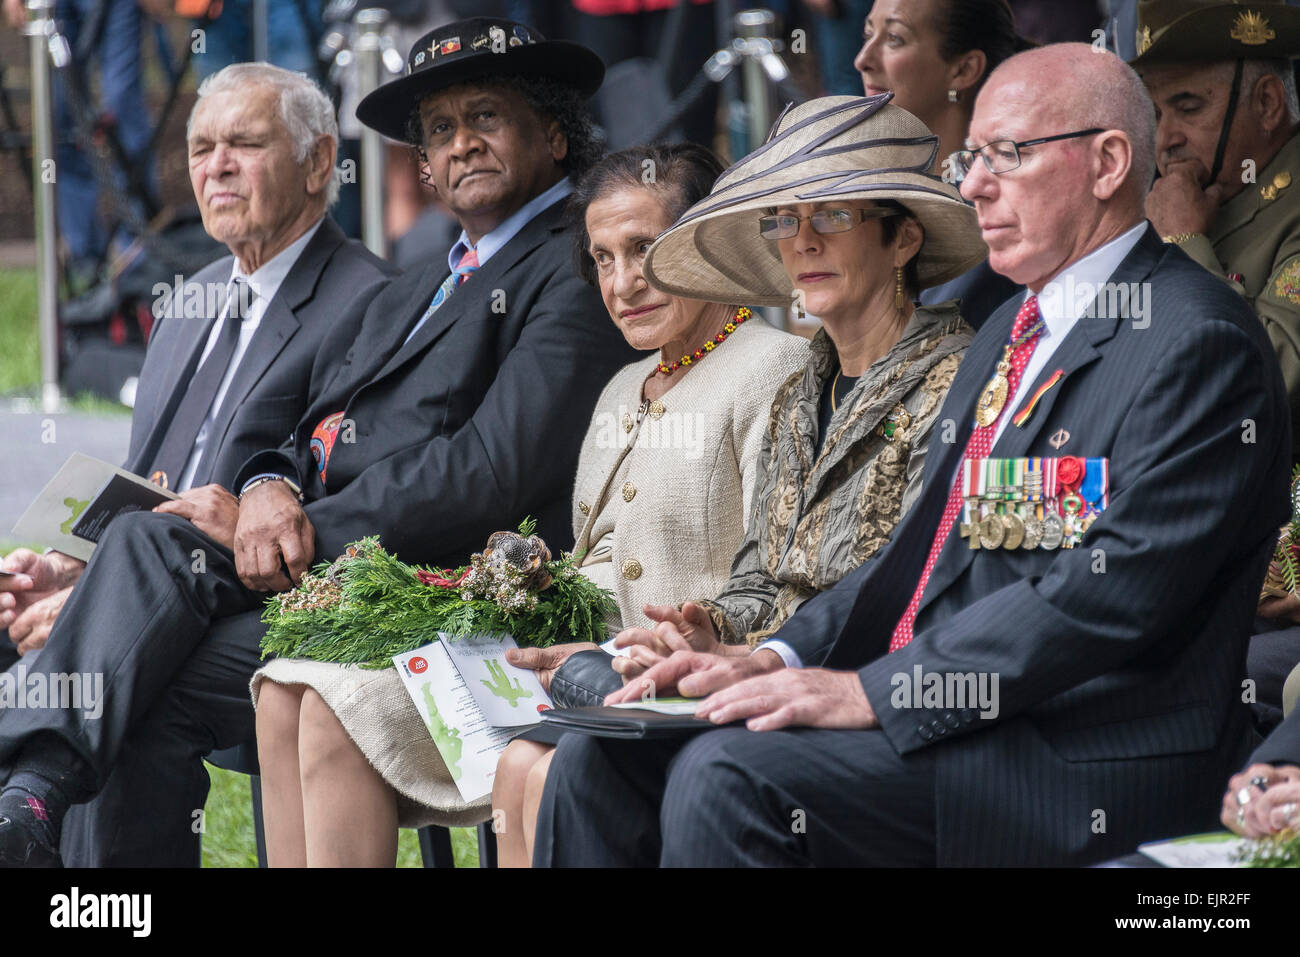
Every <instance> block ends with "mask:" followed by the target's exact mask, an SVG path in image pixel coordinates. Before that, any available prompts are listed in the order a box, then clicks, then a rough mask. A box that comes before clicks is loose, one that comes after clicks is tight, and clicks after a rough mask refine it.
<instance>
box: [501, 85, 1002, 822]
mask: <svg viewBox="0 0 1300 957" xmlns="http://www.w3.org/2000/svg"><path fill="white" fill-rule="evenodd" d="M890 99H891V94H889V93H885V94H881V95H880V96H874V97H866V98H863V97H852V96H835V97H824V98H822V99H817V100H811V101H809V102H807V103H804V104H803V105H801V106H798V107H795V108H794V109H792V110H790V111H789V112H787V113H786V114H785V115H784V116H783V117H782V118H781V120H780V121H779V122H778V123H777V125H776V128H775V130H774V136H773V138H772V139H770V140H769V142H768V143H767V144H766V145H764V146H763V147H761V148H760V149H758V150H756V151H755V152H753V153H751V154H750V155H749V156H747V157H745V158H744V159H743V160H742V161H741V162H740V163H738V164H736V165H735V166H733V167H732V168H731V169H729V170H728V171H727V172H726V173H724V174H723V175H722V177H721V178H719V180H718V182H717V184H716V185H715V186H714V188H713V191H712V193H711V194H710V195H709V196H708V198H706V199H704V200H703V201H701V202H699V203H697V204H695V205H694V206H693V207H691V208H690V209H689V210H687V212H686V213H685V214H684V215H683V216H682V217H681V218H680V219H679V220H678V221H677V223H676V224H675V225H674V226H673V227H672V228H671V229H669V230H668V231H667V232H665V233H664V234H663V235H662V236H660V237H659V238H658V239H657V240H656V241H655V243H654V245H653V246H651V247H650V249H649V251H648V252H647V254H646V258H645V265H644V269H645V274H646V276H647V277H648V278H649V280H650V282H651V284H652V285H654V286H656V287H658V288H659V289H662V290H664V291H666V292H669V293H672V294H673V295H677V296H683V297H688V298H691V299H710V300H715V301H720V302H732V301H734V302H757V303H761V304H771V305H789V304H790V303H791V302H795V303H798V304H801V305H802V307H803V308H804V309H805V310H806V311H807V312H808V313H811V314H812V315H814V316H816V317H817V318H819V319H820V320H821V321H822V328H821V330H820V331H818V333H817V334H816V336H815V337H814V338H813V341H812V348H811V352H810V358H809V361H808V364H807V365H806V366H805V368H803V369H802V370H800V371H798V372H796V373H794V374H793V375H791V376H790V377H789V378H788V379H786V380H785V382H784V384H782V386H781V387H780V388H779V389H778V390H777V393H776V399H775V401H774V402H773V405H772V411H771V416H770V417H769V419H768V424H767V430H766V435H765V437H764V440H763V445H762V449H761V451H760V453H759V467H760V470H761V471H760V475H761V478H760V484H759V487H758V489H757V490H756V492H755V494H754V500H753V507H752V508H751V509H750V512H749V520H748V525H747V527H746V531H745V538H744V540H743V541H742V543H741V546H740V549H739V551H738V552H737V553H736V556H735V558H734V561H733V564H732V571H731V577H730V580H729V581H728V582H727V584H726V585H725V586H724V587H723V588H722V590H721V591H720V592H717V593H715V594H712V595H703V594H702V595H699V596H697V600H696V601H688V602H686V603H685V604H684V605H682V607H681V608H680V609H678V608H677V607H674V606H671V605H664V606H647V608H646V609H645V612H646V614H647V616H648V617H650V618H652V619H654V620H655V621H656V622H657V624H656V625H655V627H654V628H653V630H651V629H647V628H637V627H634V628H629V629H626V630H624V631H623V632H622V633H621V634H620V635H619V637H618V639H617V641H616V643H617V644H618V645H620V646H622V647H623V648H625V649H626V651H627V653H628V656H627V657H619V658H616V659H612V658H611V657H610V656H608V655H605V654H604V653H603V652H586V653H581V654H577V655H574V656H573V657H572V658H570V659H569V660H568V661H567V662H566V663H565V664H564V665H563V666H562V667H561V668H560V670H559V671H558V672H557V674H556V677H555V679H553V681H552V687H553V688H554V687H555V684H556V683H557V682H558V681H562V682H563V683H564V684H565V685H566V686H569V687H573V686H577V687H581V688H586V689H588V691H589V692H590V695H589V697H588V700H586V701H583V702H582V703H599V701H600V698H601V697H602V696H603V694H604V693H606V692H608V691H612V690H616V689H617V688H618V687H619V686H620V684H621V681H620V679H619V677H618V674H617V672H621V673H622V674H624V675H629V676H630V675H632V674H636V673H639V672H640V670H642V669H643V668H645V667H648V666H649V665H651V664H653V663H654V662H656V661H658V660H659V658H660V656H662V655H664V654H668V653H670V652H671V651H672V650H674V649H675V648H684V647H686V646H687V645H688V644H689V646H690V647H693V648H695V649H696V650H704V651H720V652H722V653H729V652H734V653H737V654H748V653H749V651H750V649H751V647H752V646H753V645H754V644H756V643H757V642H758V641H759V640H761V639H762V638H764V637H766V636H767V635H769V634H771V632H773V631H774V630H776V628H778V627H779V626H780V625H781V624H782V623H783V622H784V621H785V620H786V619H787V618H789V617H790V615H792V614H793V613H794V612H795V610H796V609H797V608H798V607H799V606H800V605H801V604H802V603H803V602H804V601H806V600H807V599H809V598H811V597H812V596H813V595H815V594H817V593H818V592H819V591H821V590H823V589H826V588H829V587H831V586H832V585H834V584H835V583H836V582H838V581H839V580H840V578H842V577H843V576H844V575H846V574H847V573H848V572H849V571H851V570H852V569H854V568H856V567H857V566H858V565H860V564H862V563H863V562H864V561H866V560H868V559H869V558H871V556H872V555H874V554H875V553H876V552H877V551H878V550H879V549H880V548H881V547H883V546H884V545H885V544H886V542H888V541H889V537H890V535H891V534H892V532H893V529H894V527H895V526H896V525H897V524H898V522H899V520H900V519H901V517H902V516H903V514H905V513H906V511H907V510H908V509H909V508H910V507H911V506H912V504H913V503H914V502H915V501H916V498H917V496H918V495H919V493H920V487H921V467H922V464H923V463H924V461H925V453H926V449H927V447H928V445H929V443H930V441H931V436H932V433H933V429H934V426H935V420H936V418H937V416H938V412H939V408H940V406H941V405H942V404H943V399H944V396H945V395H946V394H947V390H948V386H949V385H950V384H951V383H952V378H953V374H954V373H955V372H956V370H957V366H958V364H959V362H960V361H961V357H962V355H963V354H964V353H965V350H966V347H967V346H968V345H969V343H970V340H971V330H970V328H969V327H968V326H967V325H966V323H965V322H963V320H962V317H961V314H960V311H959V307H958V304H957V303H955V302H949V303H945V304H943V305H939V306H929V307H927V306H917V305H915V304H914V299H915V296H916V293H917V292H918V291H919V290H920V289H923V288H926V287H928V286H932V285H935V284H936V283H941V282H944V281H946V280H947V279H950V278H952V277H953V276H956V275H959V274H960V273H962V272H964V271H965V270H967V269H969V268H970V267H971V266H972V265H974V264H975V263H977V262H979V261H980V260H981V259H983V258H984V257H985V256H986V255H987V249H986V248H985V246H984V243H983V241H982V240H981V239H980V232H979V227H978V224H977V221H976V216H975V211H974V210H973V209H972V208H971V207H970V206H968V205H967V204H966V203H965V202H964V201H963V200H962V199H961V197H960V195H959V194H958V192H957V190H956V189H955V188H954V187H952V186H950V185H949V184H946V183H944V182H943V181H942V180H940V179H938V178H936V177H934V176H932V175H930V173H929V172H928V170H929V169H930V167H931V164H932V163H933V161H934V150H935V146H936V137H935V136H934V135H933V134H932V133H931V132H930V131H929V129H927V128H926V127H925V125H924V124H923V123H921V122H920V121H919V120H917V119H916V117H914V116H912V115H911V114H910V113H908V112H906V111H905V110H902V109H900V108H898V107H896V106H893V105H892V104H890V103H889V100H890ZM663 599H664V600H673V601H675V600H677V598H676V596H667V595H665V596H663ZM611 664H612V665H614V667H613V668H611ZM511 748H513V749H515V754H514V755H513V757H514V758H515V759H516V760H515V761H514V762H513V763H514V764H515V768H514V769H513V773H514V774H515V775H516V777H518V776H519V774H520V772H519V765H525V764H526V765H527V768H526V774H525V775H523V782H522V784H521V785H518V784H517V785H516V786H518V787H522V793H523V809H524V811H523V813H524V816H525V818H526V819H528V818H530V817H531V818H533V819H535V817H536V809H537V805H538V802H539V801H540V797H541V792H542V787H543V785H544V782H545V775H546V769H547V767H548V764H549V756H550V752H549V751H548V750H547V749H546V747H545V746H544V745H541V744H533V743H530V742H514V743H512V744H511ZM525 748H531V749H532V763H531V764H528V763H527V762H526V761H525V760H521V759H520V752H521V751H523V750H524V749H525ZM508 753H509V752H508ZM501 790H502V788H500V787H498V792H500V791H501Z"/></svg>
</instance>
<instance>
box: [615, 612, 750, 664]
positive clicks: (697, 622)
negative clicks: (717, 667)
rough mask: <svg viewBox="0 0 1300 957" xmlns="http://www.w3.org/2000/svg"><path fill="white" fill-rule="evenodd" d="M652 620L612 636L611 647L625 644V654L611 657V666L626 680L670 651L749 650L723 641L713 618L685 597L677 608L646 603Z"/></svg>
mask: <svg viewBox="0 0 1300 957" xmlns="http://www.w3.org/2000/svg"><path fill="white" fill-rule="evenodd" d="M641 610H642V611H643V612H644V613H645V616H646V617H647V618H649V619H650V620H651V621H653V622H655V625H654V627H653V628H624V629H623V630H622V631H620V632H619V633H618V635H617V636H616V637H615V638H614V647H615V648H626V649H627V650H628V653H627V655H626V656H619V657H617V658H615V659H614V670H615V671H617V672H618V673H619V674H620V675H622V676H623V680H624V681H625V682H626V681H628V680H630V679H632V678H635V677H637V676H638V675H641V674H643V673H644V672H645V671H646V670H647V669H649V668H653V667H654V666H655V665H657V664H659V662H661V661H663V660H664V659H665V658H667V657H669V656H670V655H671V654H672V653H673V652H674V651H698V652H703V653H705V654H714V655H730V654H732V653H733V652H732V650H731V649H732V648H733V647H734V648H737V649H738V651H737V652H736V653H738V654H746V655H747V654H749V648H748V647H746V646H744V645H740V646H731V645H723V644H722V642H721V639H720V638H719V637H718V629H717V628H715V627H714V625H713V619H712V618H710V617H709V613H708V611H706V610H705V609H704V607H703V606H702V605H697V604H696V603H695V602H693V601H688V602H686V603H685V604H684V605H682V607H681V610H680V611H678V610H677V609H676V608H674V607H673V606H672V605H646V606H645V607H644V608H643V609H641Z"/></svg>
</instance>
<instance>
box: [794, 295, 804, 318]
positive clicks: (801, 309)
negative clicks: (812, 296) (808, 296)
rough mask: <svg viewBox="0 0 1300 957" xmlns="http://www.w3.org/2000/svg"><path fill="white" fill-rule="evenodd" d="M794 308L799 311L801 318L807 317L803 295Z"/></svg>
mask: <svg viewBox="0 0 1300 957" xmlns="http://www.w3.org/2000/svg"><path fill="white" fill-rule="evenodd" d="M794 308H795V310H796V311H797V312H798V313H799V318H800V319H804V318H806V316H805V315H804V311H803V296H800V297H799V301H798V302H796V303H795V304H794Z"/></svg>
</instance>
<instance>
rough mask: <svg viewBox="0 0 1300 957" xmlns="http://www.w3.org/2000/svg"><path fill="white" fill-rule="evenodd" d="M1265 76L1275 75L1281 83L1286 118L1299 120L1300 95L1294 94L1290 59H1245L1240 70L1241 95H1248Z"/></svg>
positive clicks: (1293, 79)
mask: <svg viewBox="0 0 1300 957" xmlns="http://www.w3.org/2000/svg"><path fill="white" fill-rule="evenodd" d="M1266 76H1275V77H1277V78H1278V80H1280V81H1281V83H1282V94H1283V96H1285V97H1286V115H1287V119H1288V120H1289V121H1290V122H1292V123H1295V122H1297V121H1300V97H1298V96H1297V95H1296V87H1295V73H1294V72H1293V71H1292V69H1291V61H1290V60H1247V61H1246V63H1245V65H1244V66H1243V67H1242V70H1241V95H1242V97H1243V98H1244V97H1247V96H1249V95H1250V94H1251V93H1252V92H1253V91H1254V89H1255V86H1256V85H1257V84H1258V83H1259V81H1260V80H1261V79H1263V78H1264V77H1266Z"/></svg>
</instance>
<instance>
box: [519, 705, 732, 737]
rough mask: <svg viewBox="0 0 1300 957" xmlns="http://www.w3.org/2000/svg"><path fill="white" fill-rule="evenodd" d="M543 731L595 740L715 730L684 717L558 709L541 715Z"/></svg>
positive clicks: (638, 711) (600, 709) (601, 708)
mask: <svg viewBox="0 0 1300 957" xmlns="http://www.w3.org/2000/svg"><path fill="white" fill-rule="evenodd" d="M542 723H543V727H544V728H554V729H555V730H556V731H576V732H578V733H579V734H590V735H595V736H596V737H598V738H676V737H684V736H686V735H690V734H699V733H700V732H701V731H709V730H711V729H713V728H716V727H718V725H716V724H714V723H713V722H712V721H705V720H704V719H703V718H693V717H691V716H690V715H684V714H660V713H659V712H658V711H646V710H643V709H641V708H610V707H606V706H603V705H600V706H596V707H590V708H557V709H553V710H550V711H543V712H542Z"/></svg>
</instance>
